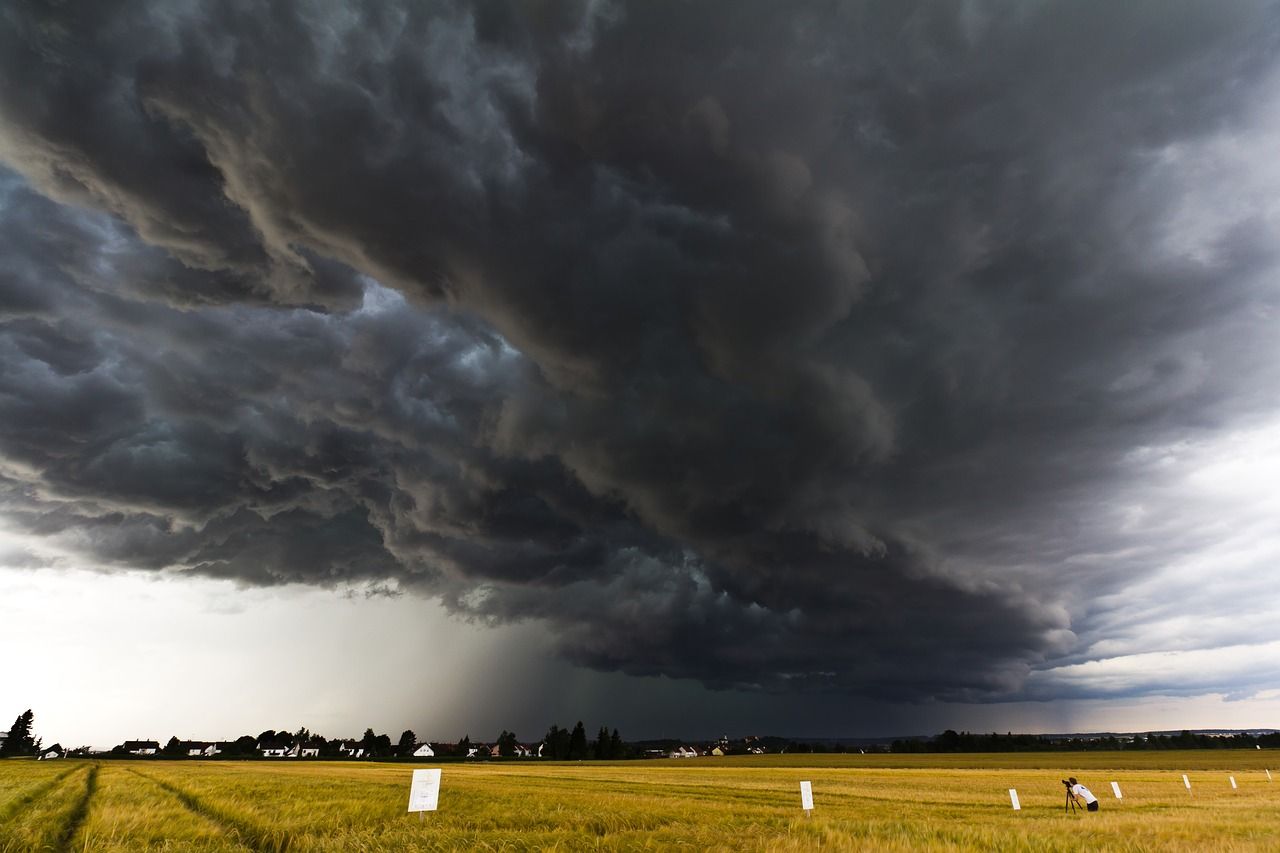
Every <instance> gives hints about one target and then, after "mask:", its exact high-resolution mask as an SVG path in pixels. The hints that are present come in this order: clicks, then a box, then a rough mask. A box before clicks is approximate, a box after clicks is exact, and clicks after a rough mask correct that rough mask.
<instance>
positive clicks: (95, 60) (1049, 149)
mask: <svg viewBox="0 0 1280 853" xmlns="http://www.w3.org/2000/svg"><path fill="white" fill-rule="evenodd" d="M112 6H114V7H115V8H112V9H110V10H108V9H107V8H106V6H105V5H104V4H88V5H80V6H77V7H76V9H75V12H74V14H71V13H70V12H69V11H67V10H62V12H61V13H60V12H59V11H57V10H54V11H49V10H46V9H45V8H44V4H38V3H31V4H27V3H18V4H13V5H10V6H9V7H8V8H6V10H5V11H4V12H2V13H0V77H2V78H3V81H4V85H3V90H2V92H0V161H2V162H3V163H5V164H6V165H7V170H5V171H3V172H0V507H2V509H3V516H4V519H5V523H6V525H7V526H9V527H10V528H12V529H16V530H20V531H22V532H24V533H26V534H31V535H34V536H36V537H38V538H39V539H40V540H41V541H42V542H44V543H46V544H47V545H48V547H49V549H50V551H51V552H58V553H66V554H77V555H82V556H84V557H86V558H88V559H91V560H92V561H93V562H94V563H95V564H96V565H100V566H102V567H104V568H108V569H110V568H112V567H118V568H121V569H124V568H131V569H137V568H146V569H151V570H155V571H167V572H192V573H198V574H202V575H208V576H212V577H220V578H231V579H234V580H237V581H239V582H242V583H245V584H252V585H269V584H283V583H304V584H315V585H325V586H344V585H366V586H367V587H368V588H372V589H377V590H384V591H388V592H405V593H412V594H415V595H421V596H427V597H433V598H438V599H440V600H441V601H442V602H443V603H444V604H445V605H446V606H447V607H448V608H449V609H450V610H452V611H453V612H455V613H458V614H461V615H463V616H466V617H471V618H476V619H480V620H490V621H493V622H495V623H496V622H509V621H520V620H531V621H534V622H536V623H538V624H541V625H544V626H545V627H546V629H547V630H548V631H549V632H550V633H551V634H552V635H553V636H554V637H555V638H556V643H557V648H558V649H559V650H560V652H561V654H562V655H563V656H564V657H565V658H566V659H567V660H569V661H571V662H573V663H576V664H580V665H584V666H588V667H592V668H596V669H601V670H617V671H622V672H626V673H629V674H633V675H652V674H665V675H669V676H672V677H677V678H693V679H698V680H700V681H701V682H702V683H704V684H706V685H708V686H711V687H715V688H747V689H761V690H766V691H824V692H834V693H856V694H857V695H859V696H863V697H873V698H877V699H885V700H895V701H897V700H908V701H917V700H924V699H944V700H979V701H988V700H1002V699H1022V698H1055V697H1059V696H1112V695H1128V694H1131V693H1162V692H1164V693H1167V692H1179V691H1182V690H1192V691H1194V692H1211V691H1221V692H1241V693H1243V694H1248V693H1250V692H1252V691H1253V690H1256V689H1257V688H1258V687H1260V686H1263V685H1268V684H1270V685H1274V684H1275V683H1276V682H1277V680H1278V679H1280V659H1278V658H1280V655H1277V654H1276V653H1275V648H1276V646H1275V645H1274V644H1275V643H1276V642H1277V641H1280V634H1278V633H1277V631H1276V629H1275V627H1274V624H1273V623H1272V622H1270V621H1268V620H1267V619H1266V618H1265V614H1266V613H1267V612H1269V611H1272V608H1273V607H1274V605H1275V604H1276V603H1277V602H1276V600H1275V597H1276V594H1275V593H1274V592H1271V591H1268V590H1269V586H1268V585H1267V584H1266V583H1265V581H1266V578H1267V573H1268V572H1269V571H1270V569H1269V568H1268V567H1269V566H1271V565H1274V558H1275V557H1276V556H1277V554H1280V547H1278V546H1277V542H1280V535H1278V534H1277V531H1276V529H1275V526H1274V521H1269V520H1268V519H1274V518H1275V517H1276V516H1275V515H1268V514H1266V513H1264V512H1263V510H1265V509H1267V507H1266V506H1260V505H1259V504H1258V503H1256V502H1252V503H1247V504H1246V503H1244V502H1241V501H1234V500H1233V497H1232V491H1231V489H1230V488H1226V489H1218V491H1214V489H1213V488H1212V484H1210V485H1209V487H1206V488H1207V489H1208V490H1207V491H1204V490H1201V491H1199V492H1196V495H1197V496H1198V497H1197V498H1196V499H1195V500H1191V499H1189V498H1188V496H1187V492H1186V481H1185V478H1186V477H1187V476H1192V475H1195V474H1196V472H1200V473H1203V472H1204V471H1210V472H1212V471H1213V470H1214V469H1213V466H1214V465H1218V464H1222V460H1221V458H1220V456H1219V455H1218V453H1219V450H1220V448H1221V446H1222V442H1223V441H1224V440H1227V439H1231V440H1235V441H1237V442H1239V441H1250V440H1253V439H1250V436H1253V437H1254V438H1255V439H1257V440H1258V441H1265V436H1266V435H1268V434H1269V432H1268V426H1269V425H1271V424H1274V423H1276V422H1277V421H1278V420H1280V405H1277V401H1276V399H1275V395H1274V393H1271V392H1268V391H1266V390H1262V389H1274V388H1276V387H1280V375H1278V374H1280V368H1278V367H1277V365H1280V360H1277V358H1276V356H1277V355H1278V354H1280V353H1278V352H1277V349H1280V345H1278V344H1277V342H1276V341H1277V336H1276V335H1275V334H1274V329H1275V322H1276V316H1277V315H1276V310H1277V299H1278V294H1277V285H1276V282H1277V281H1278V280H1280V279H1278V278H1277V272H1278V271H1280V263H1278V262H1280V258H1278V257H1277V249H1278V248H1280V242H1277V240H1276V238H1275V235H1276V226H1277V224H1280V221H1278V220H1280V217H1278V215H1277V214H1278V213H1280V210H1278V206H1277V203H1276V201H1275V199H1276V198H1280V194H1278V193H1277V190H1280V168H1277V167H1276V165H1275V158H1274V154H1273V152H1274V151H1275V150H1277V146H1278V145H1280V111H1278V110H1277V107H1280V85H1278V84H1277V80H1278V79H1280V78H1278V77H1277V74H1278V72H1280V68H1278V67H1277V63H1276V60H1275V57H1276V56H1280V52H1278V51H1277V48H1278V47H1280V44H1278V43H1277V42H1278V41H1280V27H1278V26H1277V21H1280V16H1277V14H1276V12H1277V10H1276V8H1275V7H1274V6H1273V5H1271V4H1251V3H1241V4H1232V5H1231V6H1230V7H1211V6H1209V5H1208V4H1203V3H1158V4H1145V5H1144V4H1125V5H1124V6H1123V7H1122V8H1113V7H1112V5H1111V4H1102V3H1096V4H1042V3H1024V2H1016V3H1005V4H1000V3H990V4H983V3H965V4H925V5H922V6H919V7H916V6H914V5H912V4H901V3H885V4H869V5H868V4H826V3H822V4H807V5H805V4H802V5H796V4H776V3H761V4H741V3H734V4H732V5H729V4H712V3H697V4H670V3H635V4H609V3H584V4H581V5H574V4H568V3H565V4H516V8H515V9H511V8H505V7H503V6H502V5H500V4H480V5H479V6H478V7H476V8H471V7H469V6H467V5H459V6H450V5H438V6H434V8H432V9H430V10H428V9H427V8H426V7H425V6H423V5H422V4H406V5H404V6H401V5H398V4H392V3H382V2H378V3H368V4H351V3H320V2H317V3H303V2H297V3H276V4H272V5H271V6H270V11H269V12H260V11H256V12H254V13H252V14H251V13H250V12H249V11H247V8H246V7H243V6H242V5H241V4H237V3H175V4H168V5H166V4H156V3H135V4H112ZM1224 437H1225V438H1224ZM1270 447H1271V449H1272V450H1274V449H1276V448H1275V447H1274V442H1272V444H1271V445H1270ZM1188 472H1191V474H1190V475H1189V474H1188ZM1192 479H1194V476H1192ZM1196 482H1200V481H1196ZM1201 485H1203V483H1201ZM1237 497H1238V495H1237ZM1245 497H1248V495H1247V494H1246V495H1245ZM1264 500H1265V499H1264ZM1271 500H1272V502H1274V499H1271ZM1210 579H1212V580H1214V583H1211V584H1208V585H1207V588H1201V587H1204V586H1205V582H1206V580H1210ZM1192 583H1194V584H1196V587H1195V588H1194V589H1193V588H1192V587H1191V586H1189V585H1188V584H1192ZM1268 596H1269V597H1268ZM1189 597H1190V598H1189ZM1191 599H1194V600H1191ZM1197 614H1204V615H1205V618H1204V619H1203V620H1198V619H1196V618H1195V617H1196V615H1197ZM1227 614H1230V616H1229V618H1228V617H1227ZM1250 644H1257V645H1256V646H1250ZM1269 644H1270V645H1269ZM1224 648H1225V649H1230V650H1234V651H1232V652H1231V654H1232V655H1235V657H1236V658H1240V659H1241V661H1242V662H1241V665H1240V666H1237V667H1234V668H1233V667H1230V666H1228V667H1225V668H1222V669H1220V670H1216V671H1215V670H1214V665H1213V663H1212V662H1210V663H1208V664H1207V667H1206V665H1205V662H1204V661H1201V662H1199V663H1198V664H1197V670H1198V672H1199V673H1200V674H1199V676H1198V677H1197V679H1196V680H1195V681H1194V682H1193V683H1188V682H1185V681H1184V680H1183V679H1182V675H1183V673H1181V671H1180V670H1178V669H1177V667H1173V668H1171V669H1169V670H1168V671H1165V670H1163V669H1161V667H1159V666H1145V665H1138V664H1142V662H1143V661H1147V662H1149V659H1147V658H1143V657H1142V656H1143V655H1160V654H1166V653H1176V652H1189V653H1193V654H1200V653H1202V650H1205V649H1208V650H1213V649H1224ZM1242 648H1243V649H1245V651H1243V652H1241V651H1239V650H1240V649H1242ZM1249 648H1257V649H1259V650H1260V651H1259V652H1258V653H1257V654H1253V655H1251V654H1250V653H1249V652H1248V649H1249ZM1124 659H1130V660H1133V661H1136V662H1137V664H1135V666H1134V667H1130V668H1136V670H1137V674H1136V675H1135V674H1134V673H1132V672H1130V673H1128V674H1126V672H1127V670H1126V667H1125V666H1124V665H1122V664H1119V663H1116V662H1115V661H1118V660H1124ZM1233 659H1235V658H1233ZM1206 668H1207V669H1208V670H1210V671H1209V672H1207V673H1206V671H1205V670H1206ZM1091 673H1095V675H1096V677H1095V675H1091Z"/></svg>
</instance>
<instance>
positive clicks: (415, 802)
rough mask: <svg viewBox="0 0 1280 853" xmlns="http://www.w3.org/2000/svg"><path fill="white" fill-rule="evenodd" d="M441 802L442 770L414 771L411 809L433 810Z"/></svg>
mask: <svg viewBox="0 0 1280 853" xmlns="http://www.w3.org/2000/svg"><path fill="white" fill-rule="evenodd" d="M439 803H440V770H439V768H436V769H434V770H415V771H413V784H412V785H410V786H409V811H411V812H433V811H435V810H436V806H437V805H438V804H439Z"/></svg>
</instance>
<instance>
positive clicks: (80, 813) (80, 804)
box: [53, 764, 98, 853]
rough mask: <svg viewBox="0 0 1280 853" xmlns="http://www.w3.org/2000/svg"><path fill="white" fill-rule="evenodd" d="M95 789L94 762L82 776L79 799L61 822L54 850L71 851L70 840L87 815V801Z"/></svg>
mask: <svg viewBox="0 0 1280 853" xmlns="http://www.w3.org/2000/svg"><path fill="white" fill-rule="evenodd" d="M97 791H98V765H97V764H95V765H93V766H92V767H90V768H89V774H88V775H87V776H85V777H84V792H83V793H82V794H81V795H80V799H78V800H76V804H75V807H74V808H72V809H71V814H69V815H67V820H66V823H64V824H63V826H62V831H61V832H60V833H58V840H57V841H56V842H54V846H53V849H54V850H58V851H66V853H71V850H72V846H71V842H72V841H73V840H74V839H75V837H76V833H77V832H79V831H80V827H81V826H83V825H84V822H85V819H86V818H87V817H89V803H90V802H92V800H93V795H94V794H95V793H97Z"/></svg>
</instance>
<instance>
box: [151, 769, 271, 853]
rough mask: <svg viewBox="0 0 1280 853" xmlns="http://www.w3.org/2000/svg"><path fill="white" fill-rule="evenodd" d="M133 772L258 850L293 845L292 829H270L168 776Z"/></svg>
mask: <svg viewBox="0 0 1280 853" xmlns="http://www.w3.org/2000/svg"><path fill="white" fill-rule="evenodd" d="M129 772H130V773H132V774H134V775H135V776H141V777H142V778H143V779H146V780H147V781H148V782H150V783H151V784H153V785H156V786H157V787H159V788H162V789H163V790H165V791H168V792H169V793H170V794H173V796H175V797H177V798H178V802H180V803H182V805H183V806H185V807H186V808H187V809H188V810H190V811H192V812H194V813H195V814H197V815H199V816H200V817H202V818H204V819H205V820H208V821H211V822H213V823H214V824H216V825H217V826H218V827H219V828H220V829H221V830H222V831H223V832H226V833H227V834H228V835H230V836H231V837H232V838H234V839H235V840H236V841H238V842H239V843H241V844H243V845H244V846H245V847H248V848H249V849H251V850H255V851H258V853H286V851H288V850H289V848H290V847H292V846H293V840H294V839H293V834H292V833H290V832H283V831H272V830H269V829H266V828H264V827H262V826H259V825H258V824H257V823H255V822H253V821H250V820H246V819H244V818H242V817H239V816H237V815H234V814H232V813H230V812H228V811H226V810H225V809H221V808H218V807H217V806H215V805H212V804H211V803H209V802H207V801H205V800H202V799H200V798H199V797H197V796H196V795H195V794H193V793H191V792H190V791H188V790H186V789H185V788H181V787H179V786H177V785H175V784H173V783H172V782H167V781H165V780H164V779H157V778H156V777H155V776H148V775H147V774H146V773H142V772H139V771H137V770H134V769H133V768H129Z"/></svg>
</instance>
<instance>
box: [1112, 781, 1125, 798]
mask: <svg viewBox="0 0 1280 853" xmlns="http://www.w3.org/2000/svg"><path fill="white" fill-rule="evenodd" d="M1111 790H1112V791H1114V792H1115V795H1116V799H1117V800H1123V799H1124V794H1122V793H1120V783H1119V782H1112V783H1111Z"/></svg>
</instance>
